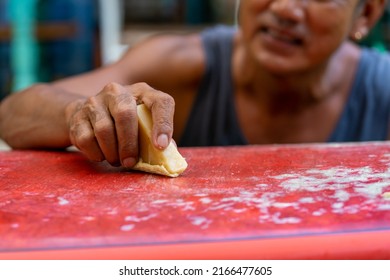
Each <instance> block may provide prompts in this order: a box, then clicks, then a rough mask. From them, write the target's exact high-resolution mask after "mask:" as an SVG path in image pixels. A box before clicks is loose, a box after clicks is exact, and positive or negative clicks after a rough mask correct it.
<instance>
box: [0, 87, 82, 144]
mask: <svg viewBox="0 0 390 280" xmlns="http://www.w3.org/2000/svg"><path fill="white" fill-rule="evenodd" d="M80 98H82V97H80V96H77V95H74V94H71V93H68V92H64V91H61V90H60V89H57V88H54V87H52V86H50V85H46V84H37V85H35V86H33V87H30V88H28V89H26V90H24V91H22V92H18V93H14V94H11V95H10V96H9V97H7V98H6V99H4V101H3V102H2V103H1V104H0V137H1V138H2V139H3V140H4V141H6V142H7V143H8V145H10V146H11V147H12V148H15V149H28V148H53V149H58V148H65V147H67V146H69V145H70V144H71V143H70V140H69V133H68V128H67V124H66V119H65V108H66V106H67V104H69V103H70V102H71V101H73V100H76V99H80Z"/></svg>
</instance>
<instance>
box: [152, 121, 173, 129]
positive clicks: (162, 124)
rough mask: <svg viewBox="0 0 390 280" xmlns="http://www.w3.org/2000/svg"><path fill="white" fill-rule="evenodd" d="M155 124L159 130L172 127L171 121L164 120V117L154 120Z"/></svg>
mask: <svg viewBox="0 0 390 280" xmlns="http://www.w3.org/2000/svg"><path fill="white" fill-rule="evenodd" d="M156 125H157V126H158V127H159V129H161V130H171V129H172V127H173V124H172V122H170V121H168V120H166V119H159V120H157V121H156Z"/></svg>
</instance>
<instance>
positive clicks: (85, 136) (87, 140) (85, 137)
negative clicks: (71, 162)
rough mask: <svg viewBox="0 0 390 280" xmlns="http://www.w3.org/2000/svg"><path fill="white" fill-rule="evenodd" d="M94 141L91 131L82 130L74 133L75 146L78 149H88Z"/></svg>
mask: <svg viewBox="0 0 390 280" xmlns="http://www.w3.org/2000/svg"><path fill="white" fill-rule="evenodd" d="M94 141H95V136H94V135H93V133H92V132H91V131H83V132H79V133H78V134H76V135H75V146H76V147H78V148H79V149H80V150H85V149H88V148H89V147H90V146H91V143H93V142H94Z"/></svg>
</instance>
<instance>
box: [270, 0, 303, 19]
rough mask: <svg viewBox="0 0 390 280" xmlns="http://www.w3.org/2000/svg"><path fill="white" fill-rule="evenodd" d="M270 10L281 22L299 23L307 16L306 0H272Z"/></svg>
mask: <svg viewBox="0 0 390 280" xmlns="http://www.w3.org/2000/svg"><path fill="white" fill-rule="evenodd" d="M270 1H271V3H270V10H271V11H272V12H273V13H274V14H275V15H276V16H277V17H278V18H280V19H281V20H284V21H286V22H292V23H293V22H294V23H296V22H299V21H301V20H302V19H303V18H304V16H305V7H306V0H270Z"/></svg>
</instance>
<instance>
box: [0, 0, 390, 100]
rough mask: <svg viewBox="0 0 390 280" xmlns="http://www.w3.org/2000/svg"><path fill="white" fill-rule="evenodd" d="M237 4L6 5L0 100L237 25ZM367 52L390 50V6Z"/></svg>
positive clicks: (53, 1)
mask: <svg viewBox="0 0 390 280" xmlns="http://www.w3.org/2000/svg"><path fill="white" fill-rule="evenodd" d="M236 8H237V5H236V0H0V100H1V99H2V98H4V97H5V96H6V95H8V94H10V92H12V91H15V90H20V89H23V88H25V87H27V86H29V85H31V84H32V83H34V82H49V81H53V80H56V79H60V78H63V77H67V76H70V75H74V74H78V73H82V72H85V71H88V70H91V69H94V68H96V67H99V66H101V65H103V64H107V63H110V62H112V61H114V60H116V59H117V58H118V57H119V56H120V55H121V54H122V53H123V51H124V50H125V49H126V48H128V47H131V46H132V45H133V44H135V43H137V42H138V41H140V40H143V39H144V38H145V37H147V36H150V35H152V34H155V33H161V32H177V33H186V32H192V31H198V30H201V29H203V28H205V27H207V26H209V25H214V24H217V23H224V24H231V25H232V24H234V23H235V11H236ZM361 44H362V45H367V46H372V47H375V48H377V49H378V50H380V51H387V50H390V5H388V7H387V9H386V11H385V14H384V16H383V18H382V20H381V21H380V22H379V23H378V24H377V26H376V27H375V28H374V30H373V32H372V33H371V34H370V36H369V37H368V38H366V40H364V41H363V42H362V43H361Z"/></svg>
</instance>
